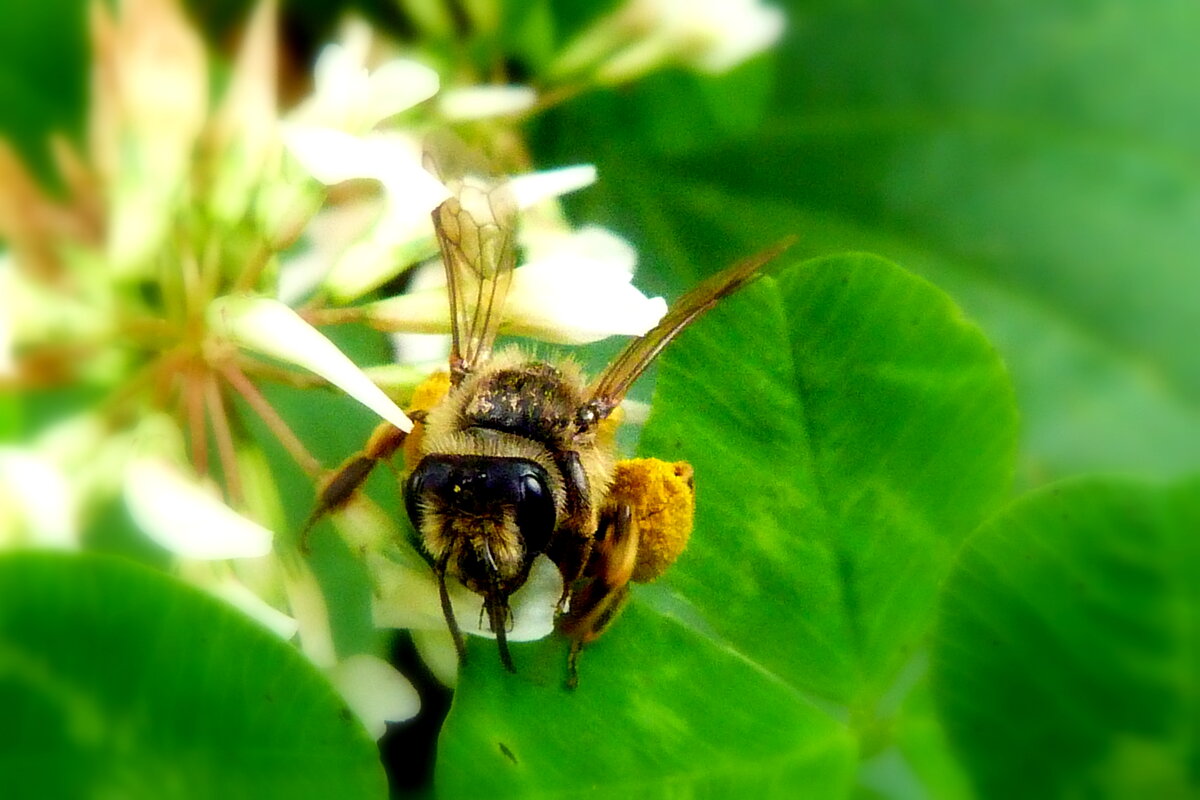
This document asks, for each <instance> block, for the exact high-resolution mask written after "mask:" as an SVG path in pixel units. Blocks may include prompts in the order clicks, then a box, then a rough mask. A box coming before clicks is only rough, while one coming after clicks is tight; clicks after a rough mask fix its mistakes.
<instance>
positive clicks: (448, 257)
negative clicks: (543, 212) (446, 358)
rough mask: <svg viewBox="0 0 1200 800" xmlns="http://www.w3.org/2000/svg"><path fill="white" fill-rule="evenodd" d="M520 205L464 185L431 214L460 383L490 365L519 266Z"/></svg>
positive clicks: (454, 372) (498, 192) (498, 190)
mask: <svg viewBox="0 0 1200 800" xmlns="http://www.w3.org/2000/svg"><path fill="white" fill-rule="evenodd" d="M515 220H516V204H515V202H514V201H513V199H512V197H511V195H510V194H509V193H508V191H507V189H506V187H505V186H503V185H501V186H498V187H493V188H490V189H483V188H479V187H477V186H473V185H470V184H464V185H463V187H462V188H461V190H460V192H459V196H458V197H452V198H450V199H449V200H447V201H445V202H444V203H442V204H441V205H440V206H438V207H437V208H435V209H434V210H433V227H434V230H435V231H436V232H437V239H438V245H439V247H440V248H441V251H442V262H443V263H444V264H445V266H446V284H447V287H448V289H449V295H450V322H451V332H452V334H453V342H452V346H451V351H450V374H451V376H452V378H453V379H454V382H455V383H457V382H458V381H460V380H461V379H462V377H463V376H464V375H466V374H467V373H469V372H471V371H472V370H473V369H475V367H477V366H478V365H479V364H481V363H483V362H485V361H487V359H488V358H489V357H490V355H491V352H492V345H493V343H494V342H495V340H496V333H497V331H498V330H499V328H500V320H501V317H502V316H503V312H504V300H505V298H506V297H507V296H508V288H509V286H510V285H511V284H512V273H513V269H514V267H515V266H516V260H517V252H516V235H515V227H516V225H515Z"/></svg>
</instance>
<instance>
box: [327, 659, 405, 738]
mask: <svg viewBox="0 0 1200 800" xmlns="http://www.w3.org/2000/svg"><path fill="white" fill-rule="evenodd" d="M329 677H330V680H332V681H333V685H334V686H336V687H337V689H338V691H339V692H341V695H342V698H343V699H345V701H346V705H348V706H350V709H351V710H352V711H353V712H354V713H355V714H356V715H357V716H358V718H359V719H360V720H362V723H363V726H364V727H365V728H366V729H367V733H369V734H371V736H372V737H373V738H375V739H378V738H379V737H380V736H383V734H384V733H385V732H386V731H387V723H388V722H403V721H404V720H406V719H412V718H413V717H415V716H416V715H417V712H418V711H420V710H421V698H420V696H418V695H417V690H416V689H414V688H413V685H412V684H411V683H409V681H408V679H407V678H405V677H404V676H403V675H401V674H400V673H399V672H397V671H396V669H395V668H394V667H393V666H392V665H391V664H389V663H387V662H386V661H384V660H383V659H381V658H376V657H375V656H372V655H367V654H365V653H360V654H358V655H353V656H350V657H349V658H347V659H345V660H344V661H342V662H340V663H339V664H338V665H337V666H336V667H334V668H333V669H332V670H331V671H330V673H329Z"/></svg>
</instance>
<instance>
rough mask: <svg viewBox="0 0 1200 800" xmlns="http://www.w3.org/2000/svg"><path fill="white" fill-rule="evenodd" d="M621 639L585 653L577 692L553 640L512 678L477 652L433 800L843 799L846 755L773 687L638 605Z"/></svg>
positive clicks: (764, 676) (490, 649) (848, 770)
mask: <svg viewBox="0 0 1200 800" xmlns="http://www.w3.org/2000/svg"><path fill="white" fill-rule="evenodd" d="M618 625H619V626H620V628H621V629H624V631H625V632H627V635H622V636H621V639H620V641H619V642H618V641H612V642H609V641H603V642H601V643H600V644H597V645H596V647H595V648H593V649H595V650H596V652H595V653H593V652H591V650H589V651H587V652H585V653H584V655H583V657H582V660H581V667H582V669H583V670H584V675H583V677H582V679H581V685H580V688H579V689H578V690H576V691H575V692H568V691H566V690H565V689H563V680H564V678H565V676H566V672H565V667H566V656H567V648H566V645H565V643H564V642H563V641H562V640H560V639H558V638H557V637H554V638H551V639H546V640H543V641H541V642H537V643H535V644H533V645H524V646H521V645H519V646H516V647H515V648H514V660H515V662H516V668H517V674H516V675H510V674H508V673H507V672H505V671H504V670H503V669H502V668H501V667H500V665H499V662H498V660H497V657H496V652H495V645H494V644H493V643H492V642H490V641H480V640H472V645H473V646H472V647H471V649H470V653H469V660H468V664H467V667H466V669H464V670H463V672H462V673H461V675H460V678H459V686H458V690H457V692H456V693H455V696H454V706H453V708H452V710H451V716H450V718H449V719H448V720H447V723H446V726H445V727H444V728H443V730H442V735H441V738H440V739H439V740H438V757H437V775H436V781H435V786H436V788H437V792H438V796H439V797H442V798H457V797H542V796H574V795H578V794H581V793H584V792H587V791H591V792H595V793H597V794H599V795H600V796H610V795H611V796H617V795H622V796H637V797H673V796H678V794H679V793H681V792H682V793H683V794H686V795H700V796H714V797H730V796H734V795H737V794H740V793H747V794H748V796H755V797H795V796H796V795H797V793H798V792H800V791H807V792H811V793H812V794H813V796H820V797H836V796H840V795H844V794H845V792H846V790H847V787H848V786H849V783H850V779H851V777H852V775H853V769H852V767H853V752H854V749H853V743H852V741H851V740H850V738H849V737H848V735H847V733H846V731H845V729H844V728H843V727H842V726H841V725H840V724H839V723H838V722H836V721H835V720H834V719H833V718H832V717H831V716H830V715H828V714H827V713H825V712H823V711H821V710H818V709H817V708H816V707H815V706H814V705H813V704H812V703H810V702H808V701H807V700H806V699H805V698H804V697H803V696H801V695H800V694H799V693H798V692H797V691H796V690H795V689H794V688H792V687H790V686H788V685H787V684H786V683H785V682H784V681H783V680H781V679H780V678H779V677H778V676H775V675H771V674H769V673H767V672H766V671H764V670H763V669H762V668H761V667H759V666H758V665H755V664H753V663H751V662H749V661H747V659H746V658H745V657H744V656H743V655H742V654H740V653H738V652H737V651H735V650H733V649H732V648H730V647H729V646H728V645H727V644H725V643H722V642H720V641H717V640H713V639H710V638H707V637H706V636H704V635H703V633H701V632H700V631H698V630H697V627H696V624H695V622H694V621H693V620H688V619H680V618H678V617H674V616H672V615H671V614H670V613H664V612H663V611H661V610H658V609H653V608H647V607H646V606H645V605H644V604H642V603H634V604H632V605H631V607H630V608H628V609H627V610H626V611H625V613H624V614H623V615H622V617H621V619H620V622H619V623H618ZM614 638H615V637H614ZM601 650H603V653H602V654H601V652H600V651H601ZM593 656H595V658H593Z"/></svg>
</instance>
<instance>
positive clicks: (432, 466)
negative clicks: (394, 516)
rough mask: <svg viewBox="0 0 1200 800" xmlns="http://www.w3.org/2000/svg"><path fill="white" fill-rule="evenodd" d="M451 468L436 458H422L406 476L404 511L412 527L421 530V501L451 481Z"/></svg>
mask: <svg viewBox="0 0 1200 800" xmlns="http://www.w3.org/2000/svg"><path fill="white" fill-rule="evenodd" d="M452 477H453V471H452V469H451V466H450V465H449V464H447V463H445V462H444V461H442V460H440V459H436V458H424V459H422V460H421V461H420V462H419V463H418V464H417V466H416V468H415V469H414V470H413V471H412V474H411V475H409V476H408V480H407V481H405V483H404V510H405V511H407V512H408V519H409V521H410V522H412V524H413V527H414V528H415V529H417V530H418V531H419V530H421V518H422V517H423V516H424V515H423V513H422V510H421V509H422V505H421V499H422V498H423V497H424V496H425V495H428V494H431V493H437V492H440V491H441V490H442V488H443V487H445V486H446V484H447V483H449V481H450V480H451V479H452Z"/></svg>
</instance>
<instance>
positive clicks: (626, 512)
mask: <svg viewBox="0 0 1200 800" xmlns="http://www.w3.org/2000/svg"><path fill="white" fill-rule="evenodd" d="M601 527H602V529H606V530H603V533H604V535H603V538H600V536H597V538H598V539H599V541H598V542H597V543H596V546H595V548H594V550H593V555H592V559H591V563H590V564H589V565H588V568H587V573H588V574H586V575H585V576H584V578H585V579H587V580H588V582H587V583H586V584H585V585H584V586H583V588H582V589H580V591H579V592H578V593H577V594H576V595H575V596H574V597H573V598H572V601H571V608H570V610H569V611H568V612H567V614H566V615H565V616H564V617H562V618H561V619H560V620H559V630H561V631H562V632H563V633H564V634H565V635H566V636H567V637H568V638H569V639H570V640H571V650H570V653H569V654H568V656H567V688H568V689H574V688H575V687H576V686H577V685H578V684H579V673H578V662H579V652H580V650H582V649H583V646H584V645H586V644H588V643H589V642H592V641H595V640H596V638H597V637H599V636H600V634H602V633H604V631H605V630H606V629H607V628H608V626H609V625H611V624H612V621H613V620H614V619H616V618H617V615H618V614H620V613H621V609H622V607H624V605H625V601H626V599H628V597H629V581H630V578H632V577H633V569H634V564H635V563H636V561H637V551H638V540H639V536H638V526H637V522H636V520H635V519H634V516H633V510H632V509H631V508H630V507H629V506H628V505H625V504H618V505H616V506H615V507H614V508H613V510H612V512H611V513H609V514H606V515H605V519H603V520H602V521H601Z"/></svg>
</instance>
